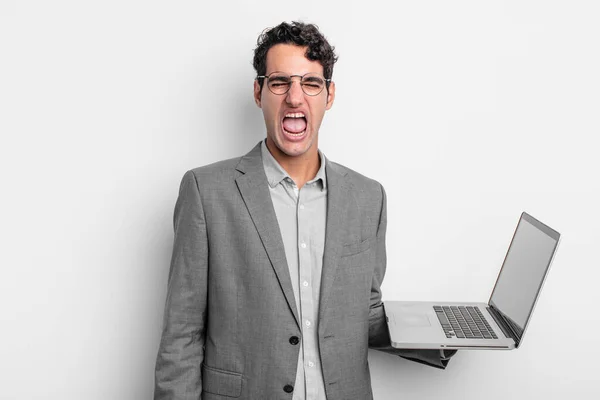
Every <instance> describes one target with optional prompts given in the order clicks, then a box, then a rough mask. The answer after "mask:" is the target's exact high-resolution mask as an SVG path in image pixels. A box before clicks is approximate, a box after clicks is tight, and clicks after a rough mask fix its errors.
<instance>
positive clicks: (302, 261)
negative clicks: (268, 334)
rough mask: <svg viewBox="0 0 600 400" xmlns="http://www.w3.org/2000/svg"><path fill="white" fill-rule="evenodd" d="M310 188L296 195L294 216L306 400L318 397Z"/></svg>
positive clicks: (303, 189) (305, 187)
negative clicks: (296, 229)
mask: <svg viewBox="0 0 600 400" xmlns="http://www.w3.org/2000/svg"><path fill="white" fill-rule="evenodd" d="M310 189H311V188H310V187H307V185H305V186H304V187H303V188H302V190H300V191H299V193H298V202H297V207H296V215H297V218H298V220H297V221H298V242H299V243H298V244H299V249H298V254H299V257H298V258H299V265H298V266H299V280H300V308H301V311H300V312H301V314H302V320H303V322H304V323H303V327H302V328H303V335H302V336H303V342H304V343H303V344H304V346H303V351H304V370H305V382H306V399H307V400H309V399H315V398H317V396H318V385H317V381H318V380H317V376H316V375H317V372H318V367H317V360H316V354H317V343H316V328H317V327H316V322H317V321H316V319H315V315H314V296H313V287H312V282H313V277H312V272H313V271H312V265H311V263H312V261H311V245H312V243H311V237H310V218H309V215H308V214H309V210H308V209H307V207H306V203H307V201H306V200H307V197H308V195H309V192H310Z"/></svg>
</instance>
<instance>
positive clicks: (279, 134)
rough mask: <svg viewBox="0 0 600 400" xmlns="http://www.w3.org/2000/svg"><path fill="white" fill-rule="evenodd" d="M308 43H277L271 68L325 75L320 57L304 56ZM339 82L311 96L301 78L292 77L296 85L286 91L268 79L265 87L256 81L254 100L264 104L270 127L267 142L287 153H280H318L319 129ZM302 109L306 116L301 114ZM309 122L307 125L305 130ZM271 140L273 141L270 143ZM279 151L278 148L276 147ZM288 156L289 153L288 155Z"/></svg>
mask: <svg viewBox="0 0 600 400" xmlns="http://www.w3.org/2000/svg"><path fill="white" fill-rule="evenodd" d="M305 52H306V47H300V46H295V45H292V44H277V45H275V46H273V47H271V48H270V49H269V51H268V52H267V72H266V74H265V75H269V74H270V73H272V72H283V73H286V74H288V75H304V74H307V73H309V72H312V73H317V74H319V75H321V76H323V66H322V65H321V64H320V63H319V62H318V61H311V60H309V59H308V58H306V57H305V56H304V54H305ZM334 97H335V84H334V83H333V82H331V84H330V86H329V93H328V92H327V88H325V89H323V91H322V92H321V93H319V94H318V95H316V96H309V95H307V94H306V93H304V92H303V91H302V87H301V86H300V79H299V78H298V77H293V78H292V86H291V88H290V90H289V91H288V92H287V93H286V94H282V95H276V94H273V93H271V91H270V90H269V88H268V87H267V80H266V79H265V80H264V83H263V87H262V90H261V89H260V85H259V84H258V82H257V81H254V100H255V101H256V104H257V105H258V106H259V107H260V108H262V110H263V116H264V118H265V125H266V128H267V144H270V146H269V147H270V149H271V152H273V148H272V145H273V144H274V145H275V147H276V148H277V149H278V150H279V151H278V153H279V152H281V153H283V154H277V155H280V156H284V154H285V155H287V156H290V157H298V156H302V155H305V156H309V155H312V154H313V153H314V154H316V153H317V149H318V133H319V127H320V126H321V121H322V120H323V116H324V115H325V111H326V110H329V109H330V108H331V106H332V105H333V99H334ZM298 113H301V114H303V115H304V120H303V119H302V118H294V117H298V116H299V115H300V114H298ZM304 126H305V129H304V130H302V129H303V128H304ZM286 127H287V128H288V129H289V131H288V130H286V129H285V128H286ZM269 142H271V143H269ZM276 151H277V150H276ZM284 157H285V156H284Z"/></svg>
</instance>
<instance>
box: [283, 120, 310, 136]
mask: <svg viewBox="0 0 600 400" xmlns="http://www.w3.org/2000/svg"><path fill="white" fill-rule="evenodd" d="M283 129H285V130H286V131H288V132H291V133H300V132H302V131H303V130H305V129H306V120H305V119H304V118H284V119H283Z"/></svg>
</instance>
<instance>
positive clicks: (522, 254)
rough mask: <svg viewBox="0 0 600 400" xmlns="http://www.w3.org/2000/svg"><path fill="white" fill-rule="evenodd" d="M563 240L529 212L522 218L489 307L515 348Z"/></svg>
mask: <svg viewBox="0 0 600 400" xmlns="http://www.w3.org/2000/svg"><path fill="white" fill-rule="evenodd" d="M559 240H560V234H559V233H558V232H557V231H555V230H554V229H552V228H550V227H549V226H547V225H545V224H543V223H542V222H540V221H538V220H537V219H535V218H533V217H532V216H531V215H529V214H527V213H526V212H523V213H522V214H521V218H520V220H519V223H518V225H517V228H516V230H515V233H514V235H513V238H512V241H511V243H510V246H509V248H508V252H507V253H506V257H505V258H504V263H503V264H502V269H501V270H500V274H499V275H498V279H497V280H496V284H495V286H494V290H493V291H492V295H491V296H490V300H489V303H488V304H489V306H490V309H491V310H490V311H491V313H492V315H493V316H494V317H495V319H496V320H497V322H499V325H500V326H501V327H502V328H503V329H506V330H508V331H509V333H510V336H511V337H512V338H513V339H514V341H515V347H519V345H520V342H521V339H522V337H523V335H524V333H525V329H526V328H527V324H528V323H529V320H530V319H531V314H532V313H533V308H534V307H535V303H536V302H537V299H538V296H539V294H540V291H541V290H542V286H543V284H544V280H545V279H546V276H547V274H548V270H549V269H550V264H551V263H552V259H553V258H554V254H555V253H556V249H557V247H558V243H559ZM498 320H500V321H498ZM501 322H502V323H501ZM505 333H506V332H505Z"/></svg>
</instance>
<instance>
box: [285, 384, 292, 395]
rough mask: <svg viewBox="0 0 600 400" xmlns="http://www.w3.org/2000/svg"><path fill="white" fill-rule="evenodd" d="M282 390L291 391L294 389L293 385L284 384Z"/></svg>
mask: <svg viewBox="0 0 600 400" xmlns="http://www.w3.org/2000/svg"><path fill="white" fill-rule="evenodd" d="M283 391H284V392H286V393H292V392H293V391H294V387H293V386H292V385H285V386H284V387H283Z"/></svg>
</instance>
